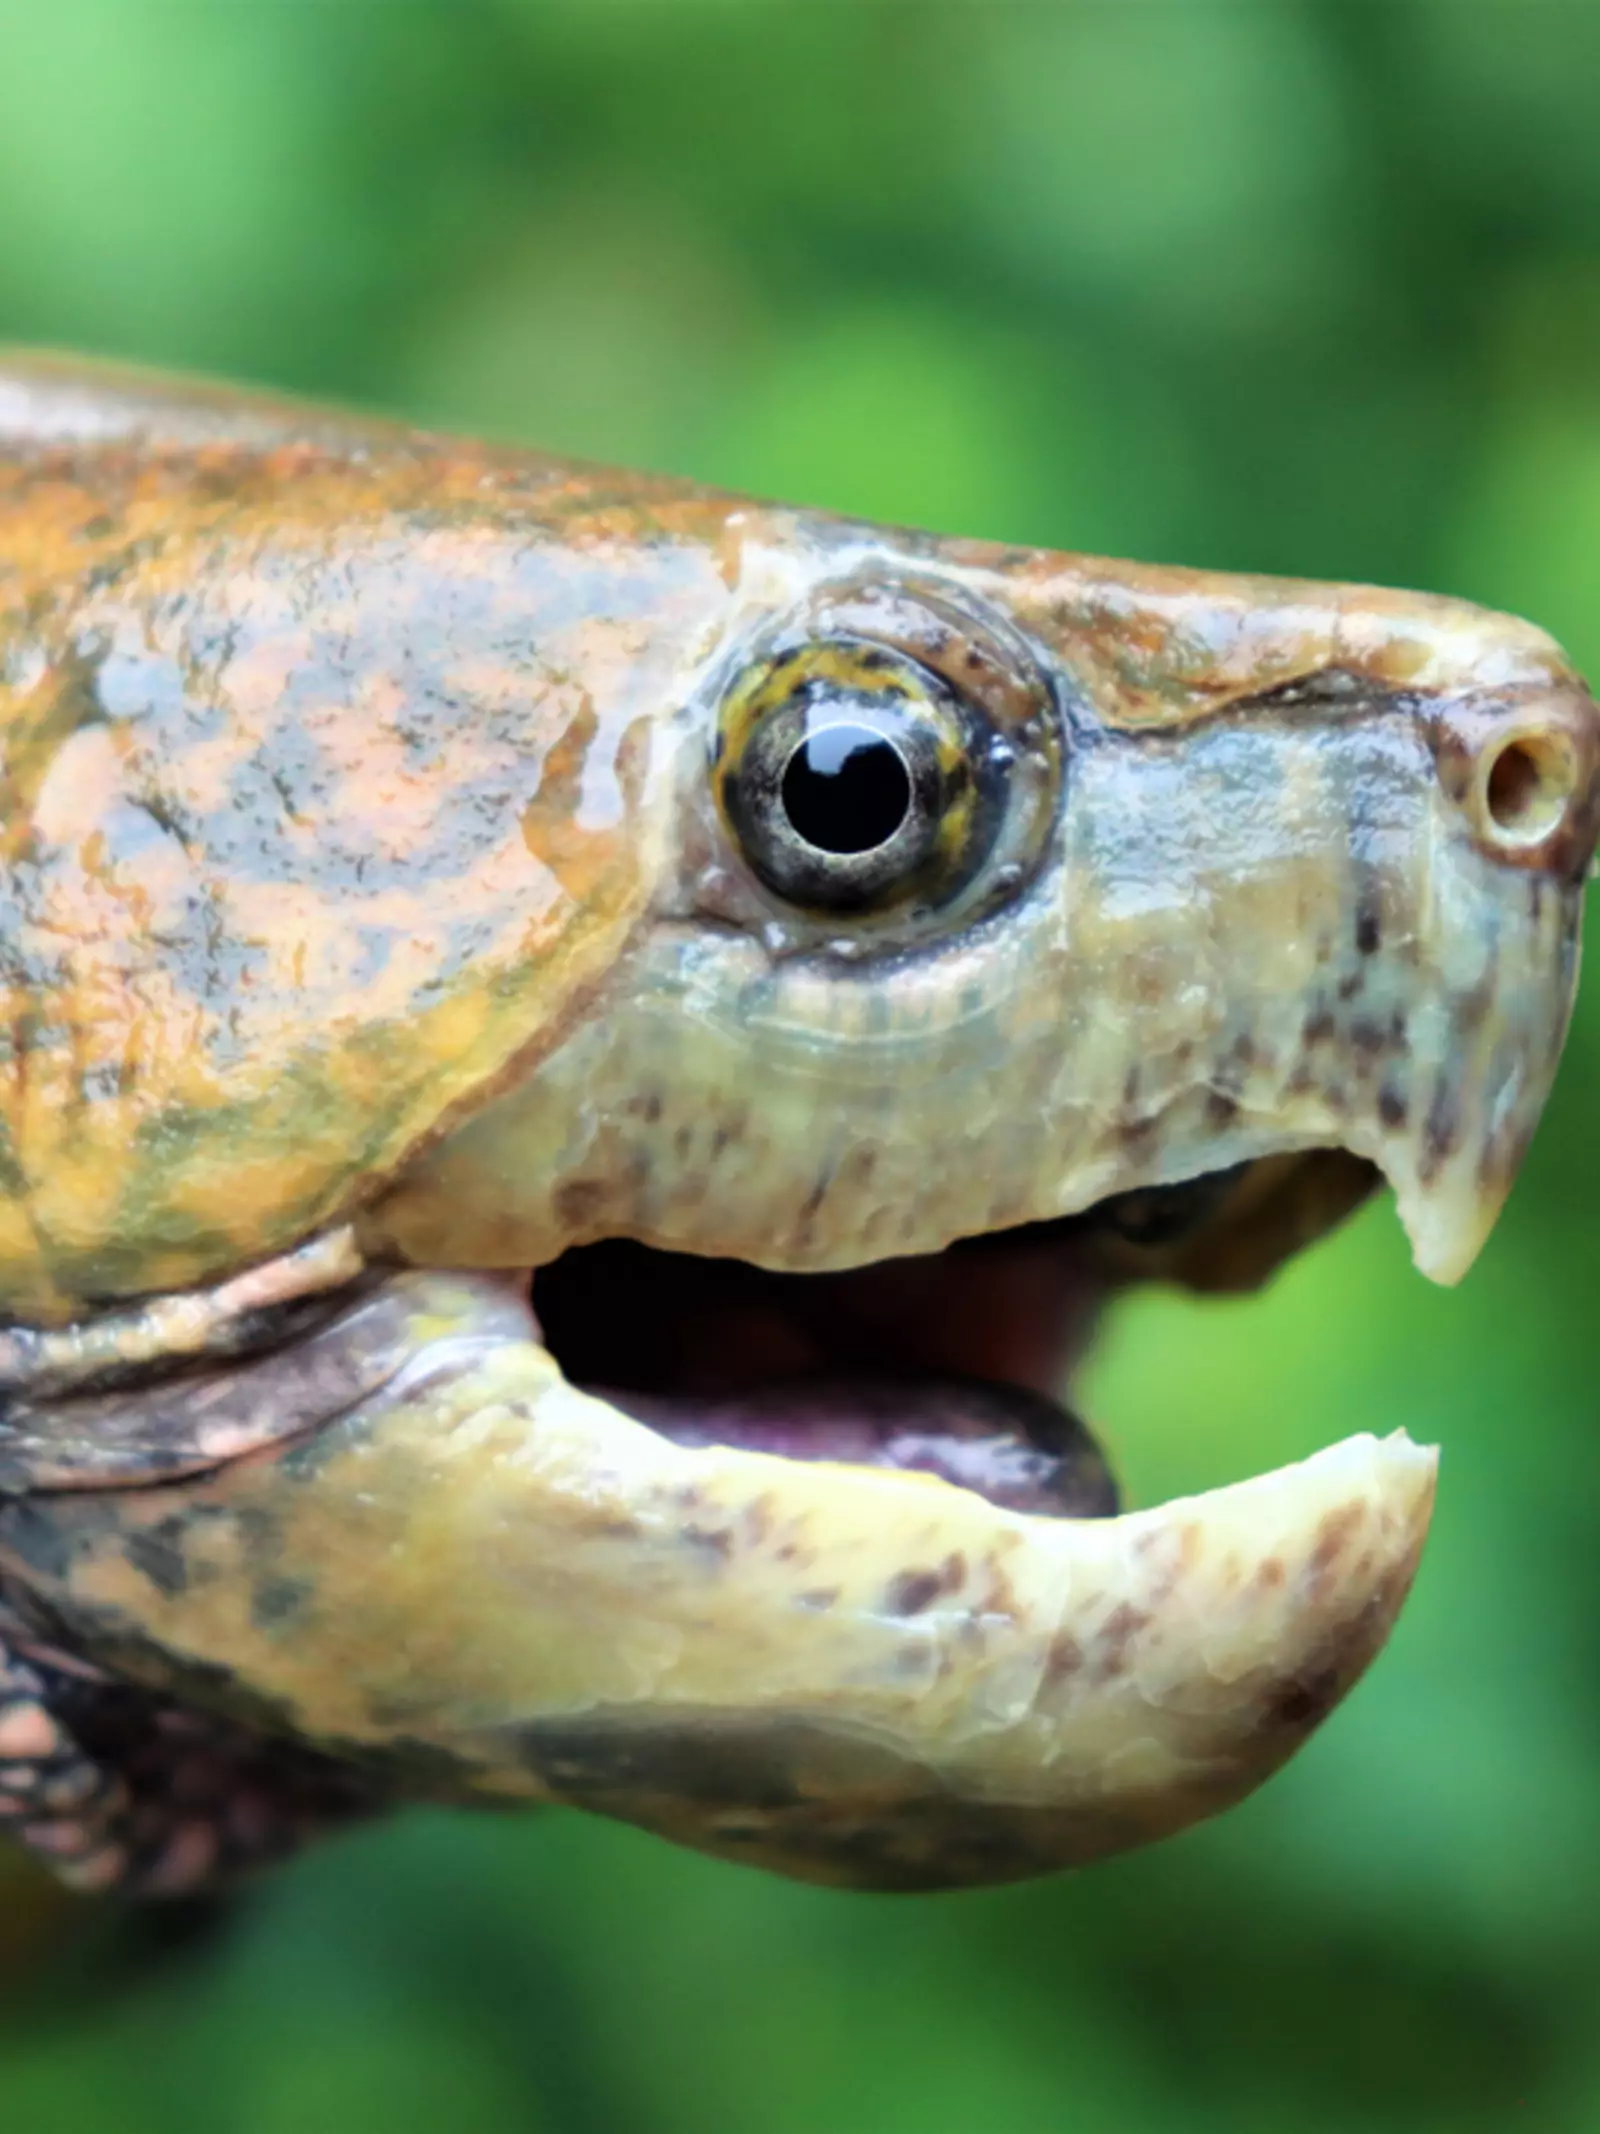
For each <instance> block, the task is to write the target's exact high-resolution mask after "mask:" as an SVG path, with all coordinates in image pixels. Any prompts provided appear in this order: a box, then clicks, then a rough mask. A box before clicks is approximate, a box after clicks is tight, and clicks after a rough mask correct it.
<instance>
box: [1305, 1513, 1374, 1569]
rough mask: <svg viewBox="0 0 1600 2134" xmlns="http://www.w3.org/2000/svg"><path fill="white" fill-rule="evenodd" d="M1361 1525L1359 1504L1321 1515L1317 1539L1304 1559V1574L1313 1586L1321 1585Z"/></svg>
mask: <svg viewBox="0 0 1600 2134" xmlns="http://www.w3.org/2000/svg"><path fill="white" fill-rule="evenodd" d="M1360 1524H1361V1506H1360V1505H1359V1504H1341V1505H1338V1506H1337V1507H1336V1508H1335V1509H1334V1510H1333V1511H1331V1512H1326V1513H1324V1515H1323V1518H1322V1523H1321V1525H1320V1526H1319V1527H1318V1528H1317V1538H1316V1541H1315V1543H1314V1544H1313V1546H1312V1550H1311V1554H1310V1556H1309V1557H1308V1558H1307V1559H1306V1574H1307V1576H1308V1577H1309V1579H1310V1580H1311V1583H1312V1585H1313V1586H1320V1585H1322V1584H1323V1583H1324V1582H1325V1581H1326V1580H1327V1577H1328V1574H1329V1573H1330V1572H1331V1571H1332V1569H1333V1567H1334V1565H1335V1564H1336V1563H1337V1562H1338V1560H1339V1558H1340V1556H1341V1555H1342V1554H1343V1552H1344V1548H1345V1545H1346V1543H1347V1542H1348V1541H1349V1539H1350V1537H1351V1535H1352V1534H1353V1533H1354V1532H1355V1530H1356V1528H1357V1527H1358V1526H1359V1525H1360Z"/></svg>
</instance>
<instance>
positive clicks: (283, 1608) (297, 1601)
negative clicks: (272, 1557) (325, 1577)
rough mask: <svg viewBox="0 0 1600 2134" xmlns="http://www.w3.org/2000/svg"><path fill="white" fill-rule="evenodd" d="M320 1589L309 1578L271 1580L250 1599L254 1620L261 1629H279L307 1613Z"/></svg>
mask: <svg viewBox="0 0 1600 2134" xmlns="http://www.w3.org/2000/svg"><path fill="white" fill-rule="evenodd" d="M315 1590H316V1588H315V1586H314V1585H313V1583H312V1581H311V1580H310V1579H309V1578H269V1579H266V1580H264V1581H263V1583H262V1584H261V1585H259V1586H257V1588H256V1590H255V1592H254V1593H253V1594H251V1596H250V1620H251V1622H252V1623H254V1624H255V1626H256V1628H257V1629H258V1630H277V1629H279V1628H281V1627H282V1626H283V1625H284V1624H285V1623H289V1622H293V1621H294V1619H295V1617H296V1616H299V1615H301V1614H303V1613H304V1611H305V1606H306V1603H307V1601H309V1600H310V1598H311V1596H312V1594H313V1593H314V1592H315Z"/></svg>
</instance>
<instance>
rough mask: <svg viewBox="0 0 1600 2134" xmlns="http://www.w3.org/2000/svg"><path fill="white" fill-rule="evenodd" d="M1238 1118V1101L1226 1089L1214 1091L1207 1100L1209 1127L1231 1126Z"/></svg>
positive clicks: (1207, 1122)
mask: <svg viewBox="0 0 1600 2134" xmlns="http://www.w3.org/2000/svg"><path fill="white" fill-rule="evenodd" d="M1238 1116H1239V1106H1238V1102H1237V1100H1236V1099H1235V1098H1233V1097H1230V1096H1229V1095H1228V1093H1227V1091H1226V1090H1225V1089H1213V1090H1212V1092H1211V1093H1210V1095H1209V1096H1208V1097H1207V1098H1206V1124H1207V1126H1209V1127H1213V1128H1221V1127H1225V1126H1231V1125H1232V1124H1233V1122H1234V1120H1235V1119H1237V1118H1238Z"/></svg>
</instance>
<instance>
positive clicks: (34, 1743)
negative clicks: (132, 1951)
mask: <svg viewBox="0 0 1600 2134" xmlns="http://www.w3.org/2000/svg"><path fill="white" fill-rule="evenodd" d="M385 1805H386V1803H385V1799H384V1796H383V1794H382V1791H381V1789H380V1788H379V1787H378V1786H376V1785H375V1784H374V1783H373V1782H372V1781H371V1780H370V1779H369V1778H367V1777H366V1775H365V1774H363V1773H362V1772H360V1771H357V1770H354V1769H352V1768H350V1767H349V1766H347V1765H344V1764H341V1763H338V1762H336V1761H335V1760H334V1759H333V1758H331V1757H326V1756H321V1755H319V1754H317V1752H316V1751H314V1750H311V1749H307V1748H303V1747H300V1746H299V1745H297V1744H294V1743H286V1742H277V1741H272V1740H268V1739H266V1738H265V1737H263V1736H260V1735H256V1734H252V1733H250V1732H249V1731H248V1730H247V1729H245V1728H243V1727H239V1726H236V1725H234V1724H233V1723H232V1722H230V1721H228V1720H223V1719H214V1718H210V1717H207V1716H203V1715H201V1714H199V1713H195V1712H190V1711H187V1710H185V1709H184V1708H183V1707H182V1706H180V1705H177V1704H174V1703H171V1702H169V1701H168V1700H167V1699H165V1698H162V1697H160V1696H157V1695H154V1694H152V1693H151V1692H149V1691H147V1690H143V1689H138V1688H135V1687H133V1686H132V1685H130V1684H126V1683H122V1682H117V1681H115V1680H113V1679H112V1678H111V1677H109V1676H107V1675H105V1674H102V1673H100V1672H99V1671H98V1670H96V1669H94V1668H91V1667H89V1666H86V1665H85V1663H84V1662H82V1661H81V1660H77V1659H72V1658H69V1657H67V1656H66V1655H64V1654H62V1653H59V1652H57V1651H55V1650H54V1649H53V1648H52V1647H50V1646H49V1645H48V1644H44V1643H41V1642H39V1641H38V1640H36V1639H35V1638H34V1637H33V1636H32V1635H31V1634H30V1633H29V1632H28V1630H27V1629H26V1628H25V1626H24V1625H23V1624H21V1623H20V1622H19V1621H18V1619H17V1618H16V1617H15V1616H14V1615H13V1614H12V1613H11V1612H10V1611H8V1610H7V1609H6V1607H5V1605H4V1602H3V1601H0V1834H4V1833H14V1834H15V1835H16V1836H17V1837H18V1838H19V1839H20V1840H21V1842H22V1844H23V1845H24V1846H25V1847H26V1848H27V1849H28V1850H29V1851H31V1852H33V1853H34V1854H35V1855H36V1856H37V1857H38V1858H39V1859H41V1860H42V1861H43V1862H44V1863H45V1865H46V1866H47V1867H49V1868H50V1869H51V1870H52V1872H53V1873H55V1874H56V1875H57V1876H59V1877H60V1879H61V1880H62V1881H64V1882H66V1883H67V1884H69V1885H70V1886H71V1887H72V1888H75V1889H80V1890H92V1891H97V1892H98V1891H104V1890H117V1891H120V1892H122V1893H125V1894H126V1895H129V1896H140V1897H157V1896H171V1897H183V1896H190V1895H192V1894H194V1893H195V1892H196V1891H198V1890H202V1889H209V1888H213V1887H215V1886H217V1885H218V1884H220V1883H226V1882H229V1881H232V1880H233V1879H235V1878H236V1877H238V1876H239V1875H241V1874H244V1873H247V1872H248V1871H249V1870H250V1869H252V1868H255V1867H262V1866H266V1865H269V1864H270V1863H272V1862H274V1861H277V1860H281V1859H282V1858H284V1857H285V1855H287V1854H288V1853H291V1852H294V1851H295V1850H297V1849H298V1848H299V1846H300V1845H302V1844H303V1843H304V1842H305V1841H306V1840H307V1839H309V1838H313V1837H316V1836H318V1835H320V1834H321V1833H323V1832H325V1831H327V1830H329V1829H331V1828H333V1827H335V1826H336V1825H338V1824H341V1823H346V1822H349V1821H351V1820H353V1819H354V1818H356V1817H358V1816H362V1815H369V1814H373V1813H376V1812H378V1811H379V1810H380V1809H381V1808H383V1807H384V1806H385Z"/></svg>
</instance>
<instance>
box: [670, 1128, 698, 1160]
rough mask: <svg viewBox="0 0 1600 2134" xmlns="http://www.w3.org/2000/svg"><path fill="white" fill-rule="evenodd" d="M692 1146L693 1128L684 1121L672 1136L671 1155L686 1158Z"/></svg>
mask: <svg viewBox="0 0 1600 2134" xmlns="http://www.w3.org/2000/svg"><path fill="white" fill-rule="evenodd" d="M693 1146H694V1128H693V1127H692V1126H691V1125H690V1124H689V1122H688V1120H687V1119H686V1120H685V1121H684V1123H683V1124H682V1126H680V1127H678V1128H677V1129H676V1131H675V1132H674V1134H673V1136H672V1153H673V1154H674V1155H675V1156H678V1157H683V1156H687V1155H688V1153H689V1151H690V1149H691V1148H693Z"/></svg>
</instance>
